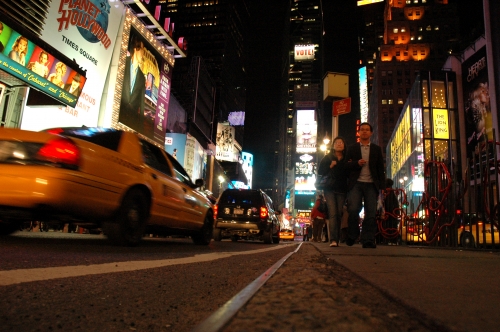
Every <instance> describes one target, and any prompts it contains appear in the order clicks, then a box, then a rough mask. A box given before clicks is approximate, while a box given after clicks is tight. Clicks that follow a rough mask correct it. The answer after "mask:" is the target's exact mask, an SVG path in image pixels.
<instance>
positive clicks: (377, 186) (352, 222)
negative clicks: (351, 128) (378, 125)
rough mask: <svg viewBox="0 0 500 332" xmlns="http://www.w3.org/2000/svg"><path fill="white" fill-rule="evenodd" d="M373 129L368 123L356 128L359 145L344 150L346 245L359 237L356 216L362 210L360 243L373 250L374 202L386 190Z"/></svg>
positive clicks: (380, 152) (374, 227)
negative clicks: (347, 174)
mask: <svg viewBox="0 0 500 332" xmlns="http://www.w3.org/2000/svg"><path fill="white" fill-rule="evenodd" d="M372 135H373V128H372V126H371V124H369V123H368V122H363V123H361V124H360V125H359V143H355V144H353V145H351V146H350V147H349V148H348V149H347V153H346V159H347V169H348V170H349V193H348V194H347V210H348V213H349V226H348V237H347V239H346V244H347V245H348V246H352V245H353V244H354V242H355V241H356V238H357V237H358V235H359V213H360V212H361V208H362V207H363V204H364V208H365V217H364V219H363V224H362V230H363V231H362V232H361V237H360V240H361V243H362V244H363V248H376V247H377V245H376V243H375V233H376V231H377V221H376V219H375V217H376V214H377V199H378V196H379V192H380V190H382V189H384V188H385V171H384V159H383V155H382V148H381V147H380V146H378V145H376V144H374V143H370V138H371V136H372Z"/></svg>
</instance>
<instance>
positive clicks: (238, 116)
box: [227, 112, 245, 126]
mask: <svg viewBox="0 0 500 332" xmlns="http://www.w3.org/2000/svg"><path fill="white" fill-rule="evenodd" d="M227 121H229V124H230V125H231V126H244V125H245V112H230V113H229V115H228V117H227Z"/></svg>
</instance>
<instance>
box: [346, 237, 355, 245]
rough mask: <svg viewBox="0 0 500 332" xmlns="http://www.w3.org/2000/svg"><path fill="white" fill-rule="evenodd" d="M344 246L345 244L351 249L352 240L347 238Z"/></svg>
mask: <svg viewBox="0 0 500 332" xmlns="http://www.w3.org/2000/svg"><path fill="white" fill-rule="evenodd" d="M345 244H347V245H348V246H349V247H352V245H353V244H354V240H353V239H351V238H347V239H346V240H345Z"/></svg>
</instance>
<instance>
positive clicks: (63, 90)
mask: <svg viewBox="0 0 500 332" xmlns="http://www.w3.org/2000/svg"><path fill="white" fill-rule="evenodd" d="M0 65H1V69H2V70H3V71H5V72H7V73H9V74H11V75H13V76H15V77H17V78H19V79H20V80H22V81H24V82H26V83H28V84H29V86H31V87H34V88H36V89H38V90H40V91H42V92H44V93H45V94H47V95H49V96H51V97H53V98H55V99H57V100H58V101H60V102H62V103H64V104H66V105H69V106H72V107H74V106H75V105H76V102H77V100H78V97H80V94H81V92H82V88H83V86H84V85H85V77H84V76H82V75H80V74H79V73H77V72H76V71H75V70H73V69H71V67H70V64H69V63H65V62H64V61H61V60H59V59H56V58H55V57H54V56H53V55H52V54H49V52H47V51H46V50H44V49H42V48H41V47H40V46H38V45H36V44H35V43H34V42H33V41H31V40H30V39H29V38H28V37H27V36H25V35H21V34H20V33H19V32H17V31H16V30H15V29H13V28H12V27H11V26H10V25H8V24H7V23H6V22H3V21H0Z"/></svg>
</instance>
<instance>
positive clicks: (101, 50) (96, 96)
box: [21, 0, 124, 130]
mask: <svg viewBox="0 0 500 332" xmlns="http://www.w3.org/2000/svg"><path fill="white" fill-rule="evenodd" d="M123 15H124V6H123V4H122V3H121V2H120V1H113V0H87V1H74V0H53V1H51V2H50V7H49V8H48V12H47V19H46V20H45V22H46V23H45V25H44V26H43V30H42V33H41V38H42V39H43V40H45V41H46V42H47V43H49V44H50V45H51V46H53V47H54V48H56V49H57V50H58V51H60V52H61V53H63V54H64V55H66V56H67V57H68V58H70V59H74V60H75V61H76V62H77V63H78V65H79V66H80V67H81V68H83V69H84V70H86V71H87V74H86V77H87V82H86V84H85V86H83V89H82V90H81V91H80V98H79V99H78V101H77V102H76V105H75V107H74V108H73V107H66V108H64V107H54V106H52V107H25V110H24V113H23V119H22V124H21V128H23V129H30V130H41V129H45V128H47V127H54V126H82V125H85V126H89V127H93V126H97V121H98V117H99V110H100V104H101V99H102V93H103V90H104V84H105V82H106V76H107V74H108V69H109V65H110V61H111V56H112V54H113V48H114V44H115V42H116V37H117V34H118V30H119V28H120V24H121V22H122V16H123ZM54 67H55V66H54ZM52 73H53V74H54V75H56V78H55V80H56V81H57V82H59V84H61V85H62V84H71V82H72V76H71V72H70V71H68V70H66V71H65V70H64V68H62V69H59V70H57V69H56V68H52ZM52 73H51V74H52Z"/></svg>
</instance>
